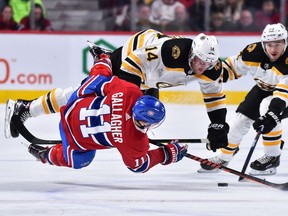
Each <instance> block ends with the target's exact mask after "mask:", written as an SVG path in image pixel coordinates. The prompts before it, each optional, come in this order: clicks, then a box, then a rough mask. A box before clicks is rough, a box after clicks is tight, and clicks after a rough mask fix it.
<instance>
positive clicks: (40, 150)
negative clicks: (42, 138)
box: [28, 144, 48, 163]
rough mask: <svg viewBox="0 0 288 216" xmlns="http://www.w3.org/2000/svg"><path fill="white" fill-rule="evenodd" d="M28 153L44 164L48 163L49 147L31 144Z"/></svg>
mask: <svg viewBox="0 0 288 216" xmlns="http://www.w3.org/2000/svg"><path fill="white" fill-rule="evenodd" d="M28 152H29V153H30V154H32V155H33V156H34V157H35V158H36V159H37V160H40V161H41V162H42V163H46V162H47V159H46V155H47V152H48V147H43V146H39V145H35V144H30V145H29V147H28Z"/></svg>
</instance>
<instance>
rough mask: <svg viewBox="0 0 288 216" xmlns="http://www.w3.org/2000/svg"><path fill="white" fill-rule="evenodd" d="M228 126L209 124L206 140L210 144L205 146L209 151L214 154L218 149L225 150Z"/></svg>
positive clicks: (225, 124)
mask: <svg viewBox="0 0 288 216" xmlns="http://www.w3.org/2000/svg"><path fill="white" fill-rule="evenodd" d="M228 132H229V125H228V124H227V123H226V122H225V123H224V124H217V123H211V124H210V125H209V127H208V136H207V138H208V140H209V142H210V143H207V144H206V148H207V149H208V150H209V151H211V150H212V151H213V152H216V150H217V149H219V148H225V147H226V146H227V145H228V138H227V135H228Z"/></svg>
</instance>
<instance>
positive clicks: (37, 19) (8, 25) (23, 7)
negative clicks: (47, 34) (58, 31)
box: [0, 0, 53, 31]
mask: <svg viewBox="0 0 288 216" xmlns="http://www.w3.org/2000/svg"><path fill="white" fill-rule="evenodd" d="M31 5H32V7H31ZM0 8H1V15H0V30H18V31H21V30H34V31H52V30H53V29H52V25H51V22H50V20H49V19H47V18H45V15H44V6H43V3H42V1H41V0H34V4H31V1H30V0H0Z"/></svg>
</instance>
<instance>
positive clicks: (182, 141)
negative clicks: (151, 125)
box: [149, 139, 209, 143]
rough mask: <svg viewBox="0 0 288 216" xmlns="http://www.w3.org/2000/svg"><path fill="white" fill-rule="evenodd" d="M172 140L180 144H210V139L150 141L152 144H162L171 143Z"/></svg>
mask: <svg viewBox="0 0 288 216" xmlns="http://www.w3.org/2000/svg"><path fill="white" fill-rule="evenodd" d="M171 140H178V142H180V143H209V140H208V139H149V141H150V142H151V143H153V142H161V143H169V142H171Z"/></svg>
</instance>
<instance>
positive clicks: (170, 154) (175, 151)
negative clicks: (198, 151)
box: [161, 140, 188, 165]
mask: <svg viewBox="0 0 288 216" xmlns="http://www.w3.org/2000/svg"><path fill="white" fill-rule="evenodd" d="M161 148H162V149H163V152H164V161H163V162H162V165H168V164H170V163H176V162H178V161H180V160H182V158H183V157H184V155H185V154H186V152H187V148H188V146H187V145H182V144H180V143H179V142H178V140H174V141H171V142H170V143H168V144H167V145H165V146H163V147H161Z"/></svg>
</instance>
